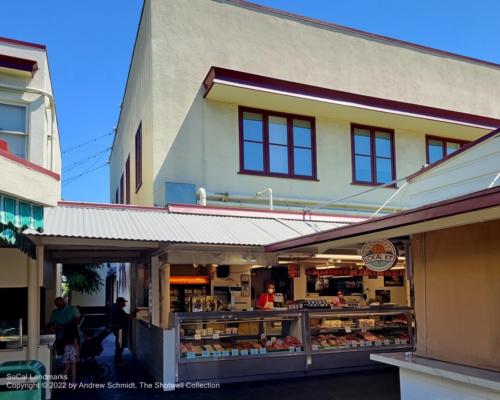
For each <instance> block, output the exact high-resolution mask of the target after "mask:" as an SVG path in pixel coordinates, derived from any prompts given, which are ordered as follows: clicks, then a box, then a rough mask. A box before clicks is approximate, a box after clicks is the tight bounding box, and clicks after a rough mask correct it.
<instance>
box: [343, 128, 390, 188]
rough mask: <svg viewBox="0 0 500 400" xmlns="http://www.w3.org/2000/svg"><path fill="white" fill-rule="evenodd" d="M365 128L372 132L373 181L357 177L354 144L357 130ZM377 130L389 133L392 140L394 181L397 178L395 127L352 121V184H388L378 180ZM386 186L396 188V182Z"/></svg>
mask: <svg viewBox="0 0 500 400" xmlns="http://www.w3.org/2000/svg"><path fill="white" fill-rule="evenodd" d="M356 128H358V129H364V130H367V131H369V132H370V165H371V181H370V182H367V181H358V180H357V179H356V152H355V151H356V150H355V146H354V137H355V130H356ZM375 132H384V133H388V134H389V137H390V141H391V173H392V179H391V180H390V181H389V182H392V181H394V180H395V179H396V176H397V175H396V146H395V135H394V129H390V128H380V127H377V126H371V125H362V124H354V123H351V169H352V182H351V184H352V185H363V186H380V185H387V183H380V182H377V154H376V149H375ZM386 187H389V188H395V187H396V184H395V183H394V184H392V185H387V186H386Z"/></svg>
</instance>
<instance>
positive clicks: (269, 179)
mask: <svg viewBox="0 0 500 400" xmlns="http://www.w3.org/2000/svg"><path fill="white" fill-rule="evenodd" d="M221 27H224V29H221ZM228 38H230V40H228ZM499 77H500V68H499V66H498V65H495V64H491V63H487V62H482V61H479V60H474V59H470V58H467V57H463V56H459V55H455V54H450V53H446V52H442V51H438V50H434V49H429V48H425V47H421V46H418V45H414V44H411V43H405V42H401V41H397V40H394V39H389V38H385V37H381V36H377V35H372V34H367V33H364V32H359V31H356V30H352V29H348V28H345V27H340V26H336V25H333V24H329V23H325V22H322V21H316V20H311V19H308V18H304V17H301V16H296V15H292V14H288V13H283V12H280V11H277V10H273V9H268V8H265V7H261V6H257V5H253V4H250V3H246V2H243V1H237V0H227V1H212V0H196V1H190V2H184V1H179V0H168V1H154V0H146V1H145V3H144V8H143V12H142V16H141V21H140V25H139V28H138V34H137V39H136V43H135V48H134V54H133V57H132V62H131V65H130V71H129V76H128V82H127V86H126V91H125V95H124V99H123V103H122V107H121V113H120V117H119V121H118V126H117V131H116V136H115V141H114V145H113V150H112V154H111V157H110V165H111V179H110V197H111V199H112V201H113V202H117V203H130V204H141V205H155V206H165V205H166V204H169V203H196V202H199V201H200V197H199V195H198V196H197V191H198V189H200V188H203V189H204V192H205V193H206V199H207V202H208V204H211V205H226V206H245V207H255V206H257V207H267V202H268V199H267V194H266V193H263V194H262V195H261V196H256V193H257V192H260V191H262V190H264V189H267V188H271V189H272V193H273V199H274V206H275V208H285V209H294V208H296V209H302V208H304V207H312V208H314V207H320V208H328V210H330V211H333V212H346V213H350V214H352V213H355V212H356V213H358V212H359V213H372V212H373V211H374V210H376V209H378V207H379V206H380V205H381V204H383V203H384V202H385V201H386V200H387V199H388V198H390V197H391V196H393V195H394V194H395V193H396V191H397V190H398V188H399V187H401V185H402V182H403V181H400V182H397V183H396V184H394V185H392V184H391V185H388V187H384V188H381V189H377V190H374V191H372V192H369V193H366V194H363V195H362V196H359V194H360V193H362V192H365V191H366V190H367V189H370V188H373V187H374V186H377V185H381V184H387V183H390V182H392V181H394V180H397V179H402V178H404V177H406V176H408V175H410V174H411V173H413V172H414V171H416V170H418V169H420V168H421V167H422V166H424V165H426V164H428V163H432V162H435V161H437V160H439V159H440V158H442V157H443V156H445V155H446V154H449V153H451V152H453V151H455V150H457V149H459V148H460V147H461V146H463V145H464V144H466V143H467V142H469V141H471V140H474V139H477V138H478V137H480V136H482V135H484V134H486V133H487V132H489V131H490V130H492V129H493V128H495V127H497V126H499V125H500V113H499V111H498V110H499V107H498V105H499V103H500V99H499V97H498V94H497V93H498V89H499V88H500V79H499ZM479 94H480V95H479ZM353 195H354V197H352V198H349V199H344V200H342V199H343V198H345V197H348V196H353ZM202 197H204V193H202ZM332 199H337V200H339V201H335V202H334V204H330V205H329V206H328V207H325V206H321V204H322V203H323V202H325V201H330V200H332ZM407 205H408V199H407V198H406V197H405V194H404V191H401V192H400V193H398V194H397V196H395V198H394V199H393V201H392V202H391V203H390V204H388V205H387V207H386V209H385V210H384V211H394V210H396V209H400V208H404V207H406V206H407Z"/></svg>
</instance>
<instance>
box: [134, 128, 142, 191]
mask: <svg viewBox="0 0 500 400" xmlns="http://www.w3.org/2000/svg"><path fill="white" fill-rule="evenodd" d="M141 186H142V121H141V122H140V123H139V127H138V128H137V131H136V132H135V192H136V193H137V192H138V191H139V189H140V188H141Z"/></svg>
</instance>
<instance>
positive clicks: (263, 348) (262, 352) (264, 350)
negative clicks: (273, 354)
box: [259, 347, 267, 354]
mask: <svg viewBox="0 0 500 400" xmlns="http://www.w3.org/2000/svg"><path fill="white" fill-rule="evenodd" d="M266 353H267V349H266V348H265V347H261V348H260V349H259V354H266Z"/></svg>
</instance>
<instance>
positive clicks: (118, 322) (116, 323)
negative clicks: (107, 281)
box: [111, 297, 137, 365]
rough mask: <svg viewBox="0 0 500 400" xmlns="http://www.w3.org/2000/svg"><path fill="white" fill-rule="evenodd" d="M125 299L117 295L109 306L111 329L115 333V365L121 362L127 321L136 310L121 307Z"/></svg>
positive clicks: (125, 345) (123, 305)
mask: <svg viewBox="0 0 500 400" xmlns="http://www.w3.org/2000/svg"><path fill="white" fill-rule="evenodd" d="M126 303H127V300H125V299H124V298H123V297H118V298H117V299H116V302H115V304H113V307H112V308H111V331H112V332H113V334H114V335H115V365H121V364H123V359H122V355H123V349H124V348H125V347H127V340H128V328H129V321H130V320H131V319H132V318H134V317H135V315H136V314H137V311H136V310H134V311H133V312H132V314H129V313H127V312H126V311H125V310H124V309H123V308H124V307H125V305H126Z"/></svg>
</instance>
